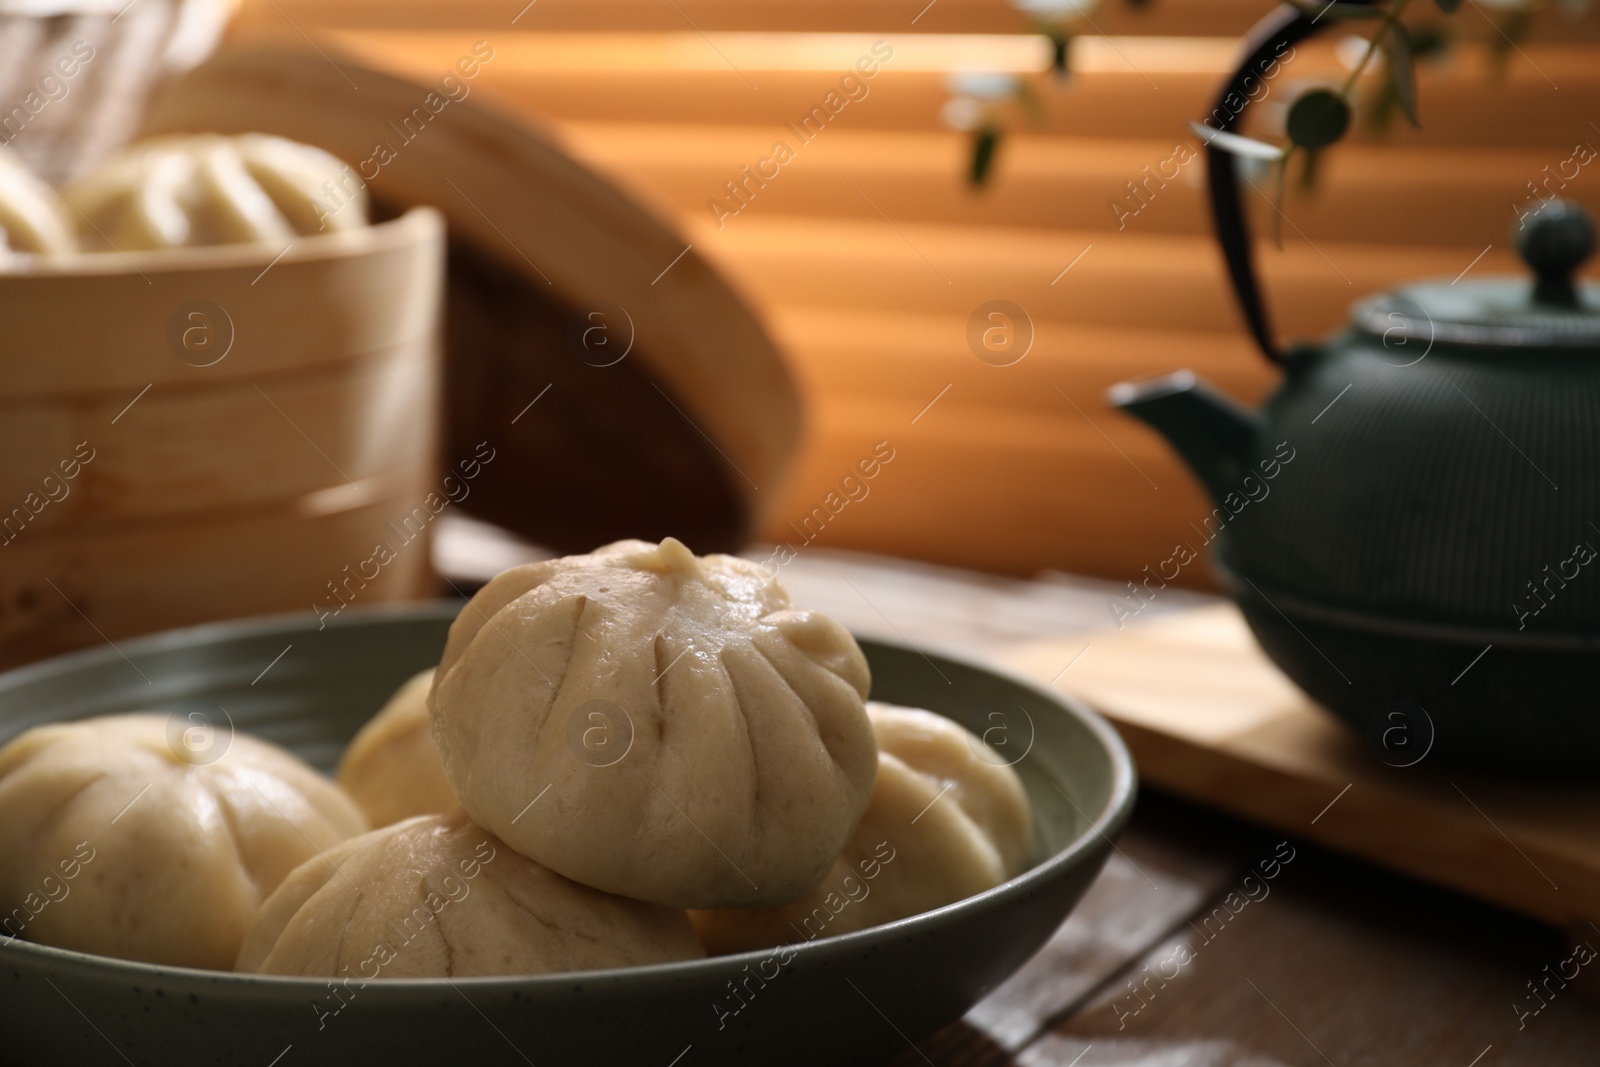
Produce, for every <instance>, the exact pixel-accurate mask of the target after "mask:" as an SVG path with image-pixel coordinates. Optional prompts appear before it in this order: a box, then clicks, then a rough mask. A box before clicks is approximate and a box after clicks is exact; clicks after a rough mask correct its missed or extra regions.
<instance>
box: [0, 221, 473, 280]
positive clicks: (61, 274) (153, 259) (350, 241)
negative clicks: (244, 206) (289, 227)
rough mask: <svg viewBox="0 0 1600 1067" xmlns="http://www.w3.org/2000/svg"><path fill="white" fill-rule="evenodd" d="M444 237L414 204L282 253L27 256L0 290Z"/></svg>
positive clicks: (263, 248)
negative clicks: (37, 282)
mask: <svg viewBox="0 0 1600 1067" xmlns="http://www.w3.org/2000/svg"><path fill="white" fill-rule="evenodd" d="M443 234H444V215H443V213H441V212H440V211H439V210H438V209H437V208H434V207H429V206H427V205H425V204H418V205H413V206H411V207H408V208H407V209H406V210H405V211H403V212H401V213H400V214H398V215H396V216H394V217H393V218H386V219H381V220H379V221H377V222H373V223H371V224H370V225H367V226H359V227H356V228H355V229H350V230H336V231H330V232H327V233H310V234H299V235H296V236H295V237H293V238H291V239H290V240H289V242H288V244H287V245H286V246H284V247H282V248H280V247H279V246H278V245H277V244H276V243H275V242H266V243H263V242H260V241H241V242H236V243H233V244H225V245H196V246H194V247H187V246H186V247H182V248H145V249H130V250H128V251H126V252H122V251H115V250H113V251H110V252H73V253H70V254H68V255H63V256H32V257H30V259H29V261H28V265H27V266H26V267H25V268H23V269H21V270H0V285H3V284H7V283H10V284H16V283H19V282H24V283H25V282H28V281H33V280H53V279H60V278H86V279H87V278H93V279H107V278H111V279H121V278H125V277H127V278H134V279H136V280H138V279H142V278H143V276H144V275H145V274H146V273H151V274H175V273H181V272H184V271H197V272H209V271H218V270H241V269H242V270H252V269H256V270H259V269H260V268H262V267H264V266H267V265H268V264H269V263H270V264H272V265H274V266H283V265H284V264H295V263H320V262H326V261H327V260H332V259H348V258H351V257H355V256H368V255H381V254H382V253H384V252H388V251H392V250H393V249H396V248H408V247H411V246H414V245H416V244H417V243H418V242H419V241H425V240H430V239H434V238H440V237H442V236H443ZM275 257H276V258H275Z"/></svg>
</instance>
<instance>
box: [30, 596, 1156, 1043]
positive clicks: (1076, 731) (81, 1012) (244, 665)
mask: <svg viewBox="0 0 1600 1067" xmlns="http://www.w3.org/2000/svg"><path fill="white" fill-rule="evenodd" d="M458 609H459V605H456V604H438V605H428V606H425V607H413V608H406V609H403V610H386V611H368V612H364V613H357V612H354V611H351V612H346V613H344V615H343V616H342V617H341V618H339V619H338V620H335V621H333V622H331V623H330V624H329V625H328V626H327V627H326V628H325V629H321V630H319V629H318V627H317V624H316V622H315V621H314V620H310V619H308V618H307V617H304V616H295V617H288V618H273V619H265V620H247V621H244V622H235V623H220V624H215V625H210V626H202V627H197V628H194V629H188V630H180V631H174V632H172V633H166V634H158V635H156V636H153V637H149V638H143V639H140V640H136V641H130V642H126V643H124V644H123V645H122V646H121V650H120V651H118V650H117V649H113V648H105V649H96V650H91V651H88V652H80V653H76V654H73V655H70V656H64V657H61V658H59V659H54V660H50V661H48V662H45V663H40V664H36V665H34V666H30V667H26V668H23V669H21V670H16V671H11V672H9V673H7V674H4V675H0V743H4V742H5V741H7V740H9V739H10V738H11V737H13V736H15V735H16V734H17V733H19V732H20V731H22V730H24V729H26V728H28V727H30V726H33V725H36V724H38V723H44V722H54V721H60V720H65V719H78V718H83V717H86V716H90V715H101V714H108V713H112V712H119V711H126V710H130V709H134V708H172V707H177V706H179V705H181V704H183V703H184V702H185V701H191V700H195V701H206V702H210V703H213V704H215V705H220V706H221V707H222V708H225V709H226V711H227V712H228V714H229V716H230V717H231V718H232V721H233V724H234V726H235V727H236V728H237V729H239V730H244V731H247V732H249V733H253V734H257V735H259V736H262V737H265V738H268V739H270V740H272V741H276V742H278V743H280V744H283V745H286V746H288V747H289V748H291V749H293V750H295V751H296V752H298V753H300V754H301V755H302V756H304V757H305V758H307V759H309V760H310V761H311V762H312V763H314V764H315V765H317V766H318V767H321V768H323V769H324V770H331V769H332V767H333V766H334V764H335V763H336V761H337V760H338V756H339V753H340V750H341V749H342V748H343V746H344V744H345V742H346V741H348V740H349V738H350V737H351V736H352V735H353V734H354V733H355V731H356V729H357V728H358V727H359V726H360V725H361V724H362V722H364V721H365V720H366V719H367V718H368V717H369V716H370V715H371V714H372V713H373V712H374V711H376V710H377V709H378V707H379V706H380V705H381V704H382V703H383V701H384V700H385V699H386V698H387V697H388V696H389V695H390V693H391V692H393V690H394V689H395V688H396V687H397V686H398V685H399V684H400V683H401V682H402V681H404V680H405V679H406V678H407V677H408V676H410V675H411V674H413V673H414V672H416V671H418V670H421V669H422V668H424V667H427V666H430V665H432V664H433V663H435V662H437V661H438V658H439V654H440V651H441V649H442V648H443V645H444V636H445V630H446V628H447V627H448V626H449V623H450V620H451V619H452V618H454V616H455V613H456V611H457V610H458ZM861 645H862V648H863V649H865V651H866V654H867V659H868V660H869V661H870V663H871V665H872V678H873V696H874V697H875V698H877V699H881V700H886V701H890V702H893V703H897V704H909V705H914V706H919V707H926V708H931V709H933V710H935V711H938V712H941V713H943V714H945V715H948V716H950V717H951V718H952V719H955V720H956V721H957V722H960V723H961V724H963V725H964V726H966V727H967V728H968V729H970V730H972V731H974V732H975V733H978V734H981V735H986V737H987V739H988V740H989V741H990V742H991V744H993V745H994V746H995V748H996V750H997V751H999V752H1000V753H1002V754H1003V755H1006V756H1008V757H1011V758H1014V759H1015V766H1016V768H1017V770H1018V772H1019V773H1020V774H1021V775H1022V778H1023V781H1024V782H1025V783H1026V785H1027V789H1028V795H1029V798H1030V800H1031V801H1032V802H1033V810H1034V814H1035V822H1036V828H1035V831H1034V842H1033V851H1032V856H1031V866H1030V868H1029V869H1028V870H1027V871H1026V872H1024V873H1023V874H1022V875H1020V876H1018V877H1016V878H1013V879H1012V880H1011V881H1009V882H1007V883H1005V884H1004V885H1002V886H999V887H997V888H995V889H992V890H989V891H988V892H986V893H981V894H979V895H977V896H975V897H971V898H968V899H967V900H963V901H960V902H959V903H956V904H952V905H949V906H948V907H943V908H939V909H937V910H936V911H931V912H927V913H925V914H922V915H917V916H915V917H913V918H910V919H904V920H901V921H900V922H895V923H890V924H888V925H886V926H880V927H877V928H875V929H871V930H864V931H861V932H859V933H853V934H845V935H842V936H839V937H832V938H819V939H817V940H815V941H811V942H807V943H805V944H801V945H799V946H796V947H795V948H794V949H793V956H792V958H791V959H789V960H788V962H787V963H786V964H784V965H783V966H782V967H781V969H778V967H777V964H776V962H768V963H765V964H763V961H766V960H768V958H769V957H770V956H771V953H768V952H754V953H745V954H742V955H736V956H723V957H719V958H715V959H707V960H697V961H693V962H689V963H674V964H666V965H662V966H653V967H639V968H632V969H627V970H616V971H599V972H589V973H582V974H565V975H546V976H538V977H527V978H462V979H455V980H443V979H400V980H379V981H375V982H371V983H369V984H367V985H366V986H365V987H355V988H354V989H353V991H346V990H344V989H343V987H341V991H340V995H339V996H338V997H336V996H335V994H334V993H333V992H331V991H330V987H329V984H328V983H326V982H318V981H314V980H309V979H293V978H268V977H260V976H254V975H235V974H225V973H221V972H213V971H197V970H188V969H184V968H175V967H157V966H149V965H145V964H138V963H128V962H125V961H122V960H113V959H107V958H104V957H100V956H90V955H85V954H83V953H78V952H69V951H64V950H61V949H54V948H48V947H45V946H42V945H34V944H30V943H28V942H25V941H20V940H11V939H9V938H6V939H0V1006H3V1008H0V1048H3V1050H4V1052H3V1054H0V1055H3V1058H4V1061H5V1062H6V1063H7V1064H12V1065H18V1067H21V1065H31V1064H50V1065H56V1064H62V1063H71V1064H76V1065H85V1067H87V1065H90V1064H107V1065H112V1067H119V1065H124V1064H137V1065H139V1067H143V1065H145V1064H170V1063H193V1064H200V1063H206V1064H213V1063H214V1064H239V1065H244V1067H306V1065H311V1064H330V1065H331V1064H338V1065H341V1067H343V1065H348V1064H364V1063H386V1062H387V1063H408V1064H409V1063H471V1064H474V1065H485V1064H499V1063H507V1064H525V1063H531V1064H538V1065H540V1067H546V1065H549V1064H591V1063H605V1064H609V1063H629V1064H646V1065H650V1064H654V1065H657V1067H669V1065H673V1067H701V1065H704V1064H734V1063H741V1064H742V1063H754V1062H759V1063H762V1064H770V1065H780V1064H797V1065H798V1064H805V1065H808V1067H810V1065H815V1064H822V1063H827V1064H853V1063H862V1064H870V1063H880V1062H882V1061H883V1060H885V1059H887V1058H888V1057H890V1056H893V1055H894V1054H896V1053H897V1052H901V1051H904V1050H905V1048H906V1043H907V1041H914V1040H918V1039H920V1038H922V1037H925V1036H927V1035H928V1034H931V1033H933V1032H934V1031H935V1030H938V1029H939V1028H940V1027H942V1026H944V1025H946V1024H948V1023H950V1022H953V1021H954V1020H956V1019H958V1018H960V1017H961V1015H962V1014H963V1013H965V1012H966V1010H967V1009H968V1008H970V1007H971V1006H972V1005H973V1004H975V1003H976V1002H977V1001H978V1000H979V999H980V998H981V997H983V995H984V994H985V993H987V992H988V991H989V990H990V989H992V988H994V986H995V985H997V984H998V983H999V982H1000V981H1001V980H1002V979H1004V978H1006V977H1007V976H1008V975H1010V974H1011V973H1012V972H1013V971H1015V970H1016V969H1017V968H1018V967H1019V966H1020V965H1021V964H1022V963H1023V961H1025V960H1026V959H1027V958H1028V957H1029V956H1031V955H1032V954H1033V953H1034V952H1035V951H1036V950H1037V949H1038V948H1039V946H1040V945H1041V944H1043V943H1044V941H1045V940H1046V939H1047V938H1048V937H1049V936H1050V935H1051V934H1052V933H1053V932H1054V931H1055V929H1056V928H1057V927H1058V926H1059V925H1060V923H1061V921H1062V920H1063V919H1064V918H1065V917H1066V915H1067V913H1068V912H1069V911H1070V910H1071V909H1072V907H1073V905H1075V904H1076V903H1077V901H1078V898H1079V897H1080V896H1081V895H1082V894H1083V891H1084V890H1085V889H1086V888H1087V887H1088V885H1089V883H1090V881H1092V880H1093V878H1094V876H1095V874H1096V873H1097V872H1098V871H1099V870H1100V866H1101V864H1102V863H1103V862H1104V861H1105V858H1106V854H1107V852H1108V851H1109V850H1110V848H1111V839H1112V837H1113V836H1115V835H1116V833H1117V832H1118V831H1119V830H1120V829H1121V828H1122V825H1123V823H1124V822H1125V821H1126V820H1127V817H1128V814H1129V811H1130V810H1131V809H1132V807H1133V799H1134V789H1135V787H1134V771H1133V764H1132V762H1131V760H1130V759H1129V756H1128V753H1127V750H1126V749H1125V748H1124V747H1123V745H1122V743H1121V741H1120V740H1119V739H1118V738H1117V736H1116V734H1115V732H1113V731H1112V729H1111V728H1110V727H1109V726H1107V725H1106V724H1105V723H1104V722H1103V721H1102V720H1101V719H1099V718H1097V717H1096V716H1095V715H1093V714H1092V713H1090V712H1089V711H1086V710H1085V709H1084V708H1082V707H1081V706H1079V705H1077V704H1074V703H1072V702H1070V701H1067V700H1064V699H1063V698H1062V697H1061V696H1059V695H1057V694H1054V693H1048V692H1045V691H1042V690H1039V689H1036V688H1034V687H1032V686H1030V685H1027V684H1025V683H1023V682H1020V681H1016V680H1013V679H1011V678H1007V677H1004V676H1002V675H999V674H996V673H994V672H992V671H989V670H985V669H983V668H981V667H976V666H973V665H971V664H967V663H960V662H957V661H955V660H950V659H946V658H943V657H940V656H925V655H923V654H922V653H920V652H918V651H916V650H914V649H910V648H903V647H899V646H896V645H889V644H883V643H880V642H875V641H862V642H861ZM280 654H281V658H278V657H280ZM269 664H270V665H271V666H270V668H269ZM263 671H265V673H263ZM775 971H776V973H774V972H775ZM763 975H765V976H767V977H763ZM730 983H734V984H737V986H738V990H739V991H738V996H737V997H736V996H735V993H734V991H733V985H731V984H730ZM341 1004H343V1007H342V1008H340V1005H341ZM334 1008H340V1010H339V1011H338V1012H337V1014H334V1013H332V1009H334Z"/></svg>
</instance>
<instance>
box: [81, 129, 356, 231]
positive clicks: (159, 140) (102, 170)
mask: <svg viewBox="0 0 1600 1067" xmlns="http://www.w3.org/2000/svg"><path fill="white" fill-rule="evenodd" d="M66 197H67V200H68V201H69V202H70V203H71V204H72V206H73V207H74V208H76V209H77V211H76V212H75V213H74V214H75V215H76V216H77V217H78V218H79V242H80V245H81V247H82V248H83V250H84V251H108V250H113V249H114V250H116V251H120V252H130V251H134V250H146V249H154V248H185V247H193V246H197V245H226V244H244V243H258V242H263V241H265V242H274V243H276V242H286V241H288V240H290V239H291V238H293V237H295V236H297V235H302V234H314V233H323V232H336V231H340V230H351V229H358V228H360V227H363V226H365V225H367V193H366V188H365V187H364V186H363V185H362V184H361V182H360V181H359V180H358V179H357V178H356V177H355V174H354V173H353V172H352V171H351V170H350V168H349V167H347V166H345V164H344V163H342V162H341V161H340V160H339V159H337V158H336V157H334V156H332V155H330V154H329V153H327V152H324V151H323V150H322V149H320V148H313V147H312V146H310V145H305V144H298V143H296V142H294V141H290V140H287V139H285V138H282V137H272V136H269V135H267V134H261V133H244V134H239V135H237V136H234V137H224V136H222V135H220V134H204V133H202V134H191V135H187V136H169V137H154V138H151V139H149V140H145V141H140V142H138V143H136V144H133V145H130V146H128V147H127V148H125V149H123V150H122V151H121V152H119V153H117V154H116V155H115V156H113V157H111V159H109V160H107V161H106V162H105V163H102V164H101V165H100V166H99V167H97V168H96V169H95V170H93V171H91V172H90V173H89V174H88V175H86V176H85V177H84V178H82V179H81V180H79V181H77V182H75V183H74V184H73V185H72V186H70V187H69V188H68V189H67V191H66Z"/></svg>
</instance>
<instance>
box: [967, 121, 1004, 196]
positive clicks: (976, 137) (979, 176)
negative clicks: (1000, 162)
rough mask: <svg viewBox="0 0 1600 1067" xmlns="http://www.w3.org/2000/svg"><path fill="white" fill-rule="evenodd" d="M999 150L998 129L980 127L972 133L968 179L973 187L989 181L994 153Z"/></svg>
mask: <svg viewBox="0 0 1600 1067" xmlns="http://www.w3.org/2000/svg"><path fill="white" fill-rule="evenodd" d="M999 148H1000V127H998V126H980V127H979V128H978V129H976V130H974V131H972V169H971V171H970V172H969V173H968V178H969V179H970V180H971V182H972V184H973V185H982V184H984V182H986V181H988V180H989V173H990V171H992V170H993V169H994V157H995V153H996V152H997V151H998V150H999Z"/></svg>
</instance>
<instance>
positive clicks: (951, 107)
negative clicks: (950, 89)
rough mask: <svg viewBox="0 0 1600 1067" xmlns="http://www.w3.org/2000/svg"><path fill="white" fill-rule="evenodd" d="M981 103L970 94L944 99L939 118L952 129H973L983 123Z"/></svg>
mask: <svg viewBox="0 0 1600 1067" xmlns="http://www.w3.org/2000/svg"><path fill="white" fill-rule="evenodd" d="M983 118H984V111H983V105H982V104H981V103H979V102H978V101H976V100H974V99H972V97H970V96H958V97H955V98H954V99H951V100H946V101H945V103H944V107H942V108H940V109H939V119H940V121H942V122H943V123H944V124H945V125H946V126H948V127H950V128H951V129H952V130H975V129H977V128H978V127H979V126H980V125H982V123H983Z"/></svg>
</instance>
